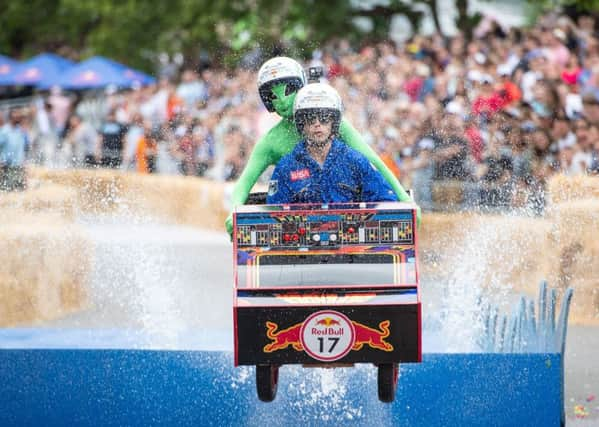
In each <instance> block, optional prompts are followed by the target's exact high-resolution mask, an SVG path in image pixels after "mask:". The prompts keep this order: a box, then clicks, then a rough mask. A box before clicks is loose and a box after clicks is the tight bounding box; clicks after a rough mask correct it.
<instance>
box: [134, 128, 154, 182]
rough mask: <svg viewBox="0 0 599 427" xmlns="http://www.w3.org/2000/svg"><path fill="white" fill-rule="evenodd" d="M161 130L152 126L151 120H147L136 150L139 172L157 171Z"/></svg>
mask: <svg viewBox="0 0 599 427" xmlns="http://www.w3.org/2000/svg"><path fill="white" fill-rule="evenodd" d="M158 139H159V130H158V129H155V128H153V127H152V124H151V123H150V122H145V123H144V126H143V133H142V135H141V136H140V137H139V138H138V142H137V147H136V150H135V162H136V165H137V168H136V170H137V172H139V173H144V174H145V173H156V160H157V157H158Z"/></svg>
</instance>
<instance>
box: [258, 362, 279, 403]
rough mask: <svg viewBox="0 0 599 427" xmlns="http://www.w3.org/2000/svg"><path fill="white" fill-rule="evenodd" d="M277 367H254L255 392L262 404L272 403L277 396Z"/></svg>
mask: <svg viewBox="0 0 599 427" xmlns="http://www.w3.org/2000/svg"><path fill="white" fill-rule="evenodd" d="M278 383H279V367H278V366H275V365H257V366H256V391H257V392H258V398H259V399H260V400H261V401H263V402H272V401H273V400H274V399H275V396H276V395H277V384H278Z"/></svg>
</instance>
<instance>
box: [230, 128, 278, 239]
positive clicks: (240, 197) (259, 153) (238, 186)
mask: <svg viewBox="0 0 599 427" xmlns="http://www.w3.org/2000/svg"><path fill="white" fill-rule="evenodd" d="M270 135H271V134H270V133H267V134H266V135H264V136H263V137H262V138H260V140H259V141H258V142H257V143H256V145H255V147H254V149H253V150H252V153H251V154H250V158H249V160H248V162H247V164H246V165H245V168H244V169H243V172H242V173H241V176H240V177H239V179H238V180H237V182H236V183H235V186H234V187H233V194H232V195H231V212H230V213H229V216H228V217H227V219H226V220H225V228H226V230H227V233H229V235H232V233H233V209H235V207H236V206H239V205H242V204H244V203H245V201H246V200H247V198H248V195H249V194H250V191H251V190H252V187H253V186H254V184H255V183H256V181H258V178H260V175H262V172H264V171H265V170H266V168H267V167H268V166H270V165H271V164H272V162H273V158H272V157H273V156H272V153H271V151H272V150H271V149H270V147H272V144H274V143H275V142H274V141H271V140H270V139H271V138H269V136H270Z"/></svg>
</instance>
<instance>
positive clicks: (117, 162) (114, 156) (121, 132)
mask: <svg viewBox="0 0 599 427" xmlns="http://www.w3.org/2000/svg"><path fill="white" fill-rule="evenodd" d="M126 132H127V129H126V127H125V126H123V125H122V124H121V123H119V122H118V121H117V120H116V114H115V111H114V110H111V111H110V112H109V113H108V116H107V117H106V120H105V121H104V123H103V124H102V126H101V127H100V136H99V142H98V148H97V150H96V160H97V161H100V162H101V165H102V166H104V167H108V168H119V167H120V166H121V164H122V162H123V142H124V139H125V134H126Z"/></svg>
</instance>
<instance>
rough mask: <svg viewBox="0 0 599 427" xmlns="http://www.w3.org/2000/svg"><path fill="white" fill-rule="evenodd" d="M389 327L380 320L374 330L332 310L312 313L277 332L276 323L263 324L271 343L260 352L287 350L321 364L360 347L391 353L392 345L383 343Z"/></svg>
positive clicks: (384, 321)
mask: <svg viewBox="0 0 599 427" xmlns="http://www.w3.org/2000/svg"><path fill="white" fill-rule="evenodd" d="M390 324H391V321H390V320H383V321H381V322H379V324H378V328H371V327H369V326H366V325H364V324H362V323H360V322H356V321H354V320H350V319H349V318H347V316H345V315H344V314H342V313H339V312H336V311H332V310H330V311H320V312H317V313H314V314H312V315H310V316H309V317H308V318H307V319H306V320H305V321H304V322H301V323H296V324H295V325H292V326H290V327H288V328H286V329H281V330H278V329H279V325H277V324H276V323H274V322H270V321H267V322H266V336H267V337H268V339H270V340H271V342H270V343H268V344H267V345H265V346H264V352H266V353H272V352H273V351H278V350H284V349H286V348H288V347H291V348H293V349H294V350H296V351H305V352H306V353H308V354H309V355H310V356H311V357H313V358H315V359H317V360H321V361H333V360H337V359H340V358H342V357H343V356H345V355H346V354H347V353H348V352H349V351H351V350H354V351H360V350H362V349H363V348H364V346H368V347H370V348H372V349H376V350H381V351H387V352H389V351H393V345H391V343H389V342H388V341H386V338H388V337H389V335H390Z"/></svg>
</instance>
